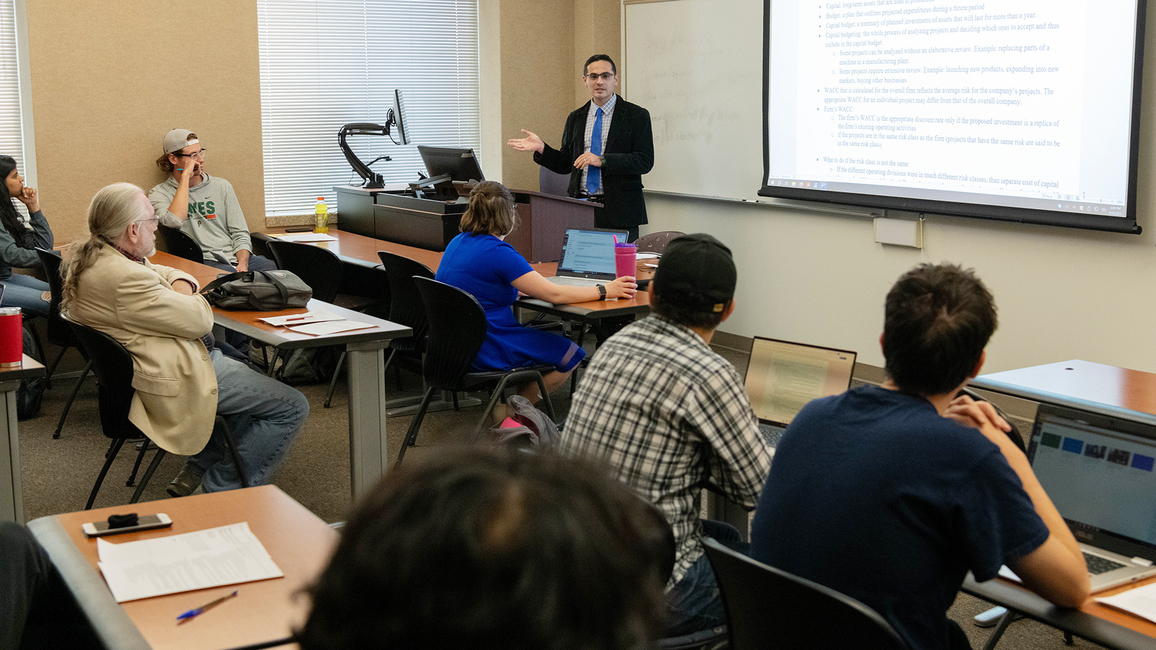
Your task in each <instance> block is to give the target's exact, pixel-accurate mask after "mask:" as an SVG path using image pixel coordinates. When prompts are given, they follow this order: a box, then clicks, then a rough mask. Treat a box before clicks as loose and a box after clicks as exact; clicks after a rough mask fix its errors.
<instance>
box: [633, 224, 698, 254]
mask: <svg viewBox="0 0 1156 650" xmlns="http://www.w3.org/2000/svg"><path fill="white" fill-rule="evenodd" d="M685 234H686V233H684V232H679V231H677V230H663V231H661V232H652V233H650V234H648V235H643V236H641V237H639V238H638V239H636V240H634V244H635V245H636V246H638V252H639V253H658V254H660V255H661V254H662V251H664V250H666V245H667V244H669V243H670V240H672V239H675V238H676V237H682V236H683V235H685Z"/></svg>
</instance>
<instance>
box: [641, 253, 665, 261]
mask: <svg viewBox="0 0 1156 650" xmlns="http://www.w3.org/2000/svg"><path fill="white" fill-rule="evenodd" d="M659 257H660V256H659V254H658V253H638V254H637V256H636V257H635V259H640V260H656V259H658V258H659Z"/></svg>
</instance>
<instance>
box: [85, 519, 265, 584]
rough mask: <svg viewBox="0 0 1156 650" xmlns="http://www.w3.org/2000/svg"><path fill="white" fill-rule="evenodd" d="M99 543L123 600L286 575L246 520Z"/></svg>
mask: <svg viewBox="0 0 1156 650" xmlns="http://www.w3.org/2000/svg"><path fill="white" fill-rule="evenodd" d="M96 548H97V556H98V557H99V558H100V561H99V562H98V563H97V566H99V567H100V571H101V573H103V574H104V580H105V582H107V583H108V588H109V590H111V591H112V596H113V598H115V599H116V602H118V603H123V602H127V601H130V600H139V599H141V598H152V597H153V596H164V595H165V594H175V593H180V592H183V591H193V590H194V589H206V588H209V587H221V586H224V585H233V584H238V583H241V582H252V581H254V580H266V579H268V578H280V577H282V576H284V575H285V574H284V573H282V572H281V569H279V568H278V567H277V564H276V563H274V562H273V558H271V557H269V553H268V552H267V551H266V550H265V547H264V546H263V545H262V544H261V541H260V540H258V539H257V537H256V536H255V535H253V533H252V532H251V531H250V530H249V524H248V523H247V522H241V523H239V524H233V525H231V526H221V527H219V528H209V529H206V530H200V531H197V532H195V533H185V534H183V535H170V536H169V537H158V538H155V539H146V540H141V541H138V542H124V543H121V544H114V543H112V542H108V541H105V540H104V538H98V539H97V540H96Z"/></svg>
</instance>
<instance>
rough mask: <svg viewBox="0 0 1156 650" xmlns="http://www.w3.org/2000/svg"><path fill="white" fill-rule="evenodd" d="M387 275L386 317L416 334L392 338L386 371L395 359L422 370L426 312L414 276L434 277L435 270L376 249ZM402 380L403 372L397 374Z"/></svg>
mask: <svg viewBox="0 0 1156 650" xmlns="http://www.w3.org/2000/svg"><path fill="white" fill-rule="evenodd" d="M377 257H378V258H380V259H381V265H382V267H383V268H384V269H385V277H386V280H387V281H388V282H389V296H390V301H389V316H387V317H386V320H388V321H391V322H394V323H397V324H398V325H405V326H406V327H408V328H410V329H411V330H413V336H409V337H406V338H401V339H393V340H391V341H390V342H389V356H387V357H386V358H385V372H388V371H389V368H390V366H391V365H392V364H393V363H394V362H395V361H396V362H398V363H406V364H407V365H408V366H409V367H410V368H412V369H415V370H417V371H418V372H420V371H421V353H422V351H423V350H424V349H425V337H426V326H427V321H426V316H425V305H424V304H423V303H422V300H421V293H420V292H419V291H418V290H417V284H416V283H415V282H414V278H415V277H420V278H427V279H429V280H432V279H434V272H433V271H432V270H430V268H429V267H428V266H426V265H425V264H422V263H421V262H418V261H415V260H411V259H409V258H408V257H404V256H402V255H395V254H394V253H388V252H386V251H377ZM398 379H399V381H400V375H399V376H398Z"/></svg>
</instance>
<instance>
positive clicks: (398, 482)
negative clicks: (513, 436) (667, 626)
mask: <svg viewBox="0 0 1156 650" xmlns="http://www.w3.org/2000/svg"><path fill="white" fill-rule="evenodd" d="M672 555H673V553H672V541H671V538H670V529H669V527H668V526H667V525H666V522H665V521H663V519H662V516H661V515H660V514H658V512H657V511H655V510H654V509H653V508H651V507H650V506H649V505H647V504H646V503H645V502H644V501H642V500H641V499H639V498H638V497H637V496H635V495H634V494H633V493H631V492H630V491H629V490H626V489H623V488H622V487H621V486H619V485H617V484H616V483H615V482H614V481H610V480H607V479H606V478H605V473H604V472H603V471H601V470H599V469H594V468H592V467H588V466H585V465H583V464H581V463H577V462H575V461H573V460H568V459H565V458H561V457H557V456H554V455H552V454H527V453H524V452H519V451H516V450H510V451H504V450H486V449H479V448H474V449H456V450H455V449H449V450H445V451H441V452H439V454H438V455H437V456H434V457H432V458H427V459H424V460H418V461H417V462H413V463H410V462H407V463H405V465H402V466H400V467H399V468H397V469H395V470H393V471H391V472H390V473H389V474H387V475H386V477H385V478H384V479H383V480H382V481H381V482H380V483H378V484H377V486H375V487H374V488H373V490H372V491H371V492H370V493H369V494H368V495H367V496H366V497H365V499H364V500H363V501H362V502H361V503H360V504H359V505H358V506H357V508H356V509H355V511H354V513H353V516H351V517H350V518H349V522H348V523H347V524H346V526H345V528H344V529H343V531H342V535H341V541H340V543H339V544H338V547H337V550H336V552H335V553H334V555H333V558H332V560H331V561H330V563H329V566H328V567H327V568H326V569H325V571H324V572H323V573H322V575H321V577H320V578H319V579H318V581H317V583H316V584H315V585H313V587H312V589H311V590H310V594H311V596H312V604H313V608H312V612H311V613H310V615H309V618H308V620H307V621H306V622H305V626H304V628H303V629H302V630H300V632H299V633H298V638H299V642H300V644H301V647H302V648H303V649H304V650H353V649H358V650H361V649H363V648H390V649H391V650H441V649H446V650H449V649H454V650H456V649H458V648H471V649H474V650H491V649H492V650H498V649H501V650H588V649H594V648H597V649H599V650H635V649H639V648H645V647H649V646H650V645H651V642H652V641H653V639H654V638H655V637H656V634H657V632H658V630H659V629H660V628H661V618H662V582H663V580H664V579H665V577H666V574H667V573H669V571H670V566H671V563H672Z"/></svg>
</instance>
